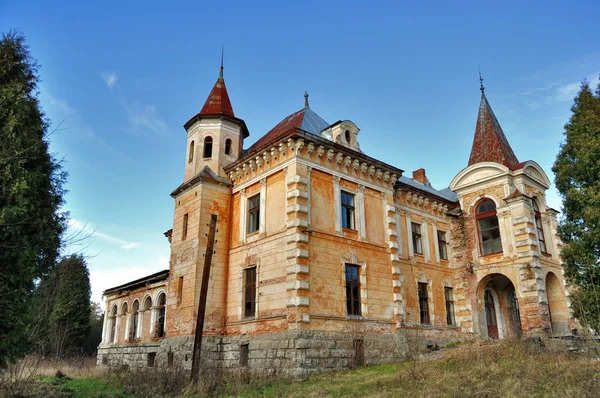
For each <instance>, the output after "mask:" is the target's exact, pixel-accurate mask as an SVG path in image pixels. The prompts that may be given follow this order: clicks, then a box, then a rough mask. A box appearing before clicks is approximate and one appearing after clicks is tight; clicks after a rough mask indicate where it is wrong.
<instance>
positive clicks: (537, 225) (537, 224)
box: [533, 200, 548, 253]
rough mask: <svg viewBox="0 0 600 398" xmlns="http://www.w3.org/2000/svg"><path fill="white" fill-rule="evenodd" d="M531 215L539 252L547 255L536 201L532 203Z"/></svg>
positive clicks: (540, 216)
mask: <svg viewBox="0 0 600 398" xmlns="http://www.w3.org/2000/svg"><path fill="white" fill-rule="evenodd" d="M533 214H534V218H535V229H536V230H537V237H538V244H539V246H538V247H539V248H540V252H542V253H548V250H547V247H546V239H545V238H544V227H543V224H542V215H541V214H540V208H539V207H538V204H537V203H536V201H535V200H534V201H533Z"/></svg>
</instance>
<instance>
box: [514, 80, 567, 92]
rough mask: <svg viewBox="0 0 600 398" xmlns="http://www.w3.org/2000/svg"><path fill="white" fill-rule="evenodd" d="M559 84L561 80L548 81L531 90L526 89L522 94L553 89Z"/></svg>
mask: <svg viewBox="0 0 600 398" xmlns="http://www.w3.org/2000/svg"><path fill="white" fill-rule="evenodd" d="M559 84H560V83H559V82H553V83H548V84H546V85H544V86H542V87H536V88H532V89H531V90H528V91H525V92H523V93H521V95H530V94H534V93H537V92H539V91H547V90H550V89H552V88H553V87H555V86H558V85H559Z"/></svg>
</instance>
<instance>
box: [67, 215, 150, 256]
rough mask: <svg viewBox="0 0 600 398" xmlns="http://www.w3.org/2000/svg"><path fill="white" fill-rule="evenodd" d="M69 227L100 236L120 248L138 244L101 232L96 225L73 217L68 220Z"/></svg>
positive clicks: (126, 248) (137, 244)
mask: <svg viewBox="0 0 600 398" xmlns="http://www.w3.org/2000/svg"><path fill="white" fill-rule="evenodd" d="M69 227H70V228H72V229H74V230H77V231H81V232H83V233H84V234H88V235H90V236H93V237H97V238H100V239H102V240H104V241H106V242H108V243H113V244H116V245H120V246H121V249H125V250H129V249H133V248H134V247H137V246H139V243H138V242H129V241H126V240H125V239H122V238H119V237H117V236H113V235H109V234H105V233H103V232H100V231H99V230H98V227H93V226H91V225H90V224H89V223H84V222H81V221H79V220H77V219H74V218H71V219H70V220H69Z"/></svg>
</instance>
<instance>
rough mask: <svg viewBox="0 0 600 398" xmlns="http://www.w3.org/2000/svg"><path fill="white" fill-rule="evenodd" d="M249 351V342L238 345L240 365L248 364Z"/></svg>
mask: <svg viewBox="0 0 600 398" xmlns="http://www.w3.org/2000/svg"><path fill="white" fill-rule="evenodd" d="M249 353H250V344H242V345H241V346H240V366H248V354H249Z"/></svg>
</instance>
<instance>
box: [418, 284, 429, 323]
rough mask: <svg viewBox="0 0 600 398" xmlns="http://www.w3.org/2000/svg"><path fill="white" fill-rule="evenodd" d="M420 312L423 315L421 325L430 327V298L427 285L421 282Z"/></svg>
mask: <svg viewBox="0 0 600 398" xmlns="http://www.w3.org/2000/svg"><path fill="white" fill-rule="evenodd" d="M419 312H420V314H421V325H429V324H430V322H429V297H428V293H427V283H421V282H419Z"/></svg>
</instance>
